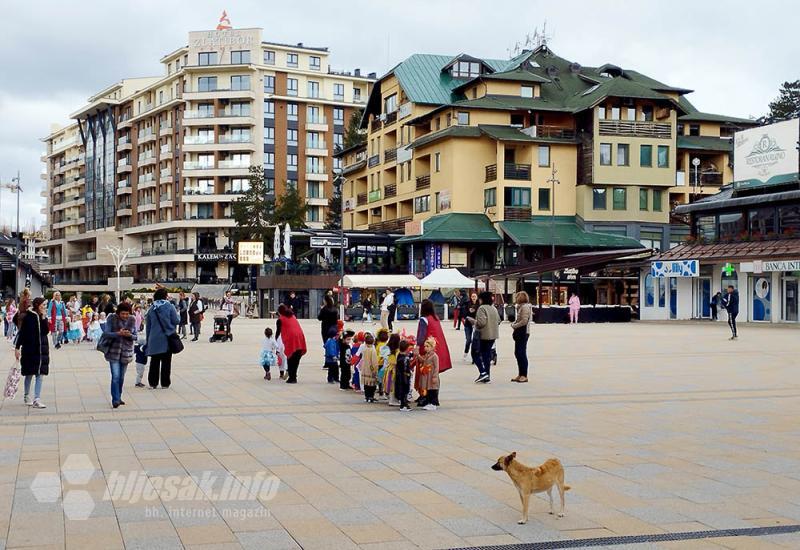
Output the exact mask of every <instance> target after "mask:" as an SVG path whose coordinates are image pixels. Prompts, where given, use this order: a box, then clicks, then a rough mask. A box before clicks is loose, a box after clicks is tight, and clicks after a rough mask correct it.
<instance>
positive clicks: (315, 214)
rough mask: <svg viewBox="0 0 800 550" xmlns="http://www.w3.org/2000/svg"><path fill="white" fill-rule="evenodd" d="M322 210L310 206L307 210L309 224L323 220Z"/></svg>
mask: <svg viewBox="0 0 800 550" xmlns="http://www.w3.org/2000/svg"><path fill="white" fill-rule="evenodd" d="M319 212H320V208H319V207H317V206H309V207H308V208H307V209H306V221H307V222H318V221H320V220H321V216H320V214H319Z"/></svg>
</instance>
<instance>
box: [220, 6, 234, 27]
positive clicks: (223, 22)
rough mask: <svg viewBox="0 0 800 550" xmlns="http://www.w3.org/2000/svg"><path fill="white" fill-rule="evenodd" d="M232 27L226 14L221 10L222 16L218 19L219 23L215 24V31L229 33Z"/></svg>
mask: <svg viewBox="0 0 800 550" xmlns="http://www.w3.org/2000/svg"><path fill="white" fill-rule="evenodd" d="M232 28H233V27H232V26H231V20H230V19H228V12H227V11H225V10H222V15H221V16H220V18H219V23H217V30H218V31H229V30H231V29H232Z"/></svg>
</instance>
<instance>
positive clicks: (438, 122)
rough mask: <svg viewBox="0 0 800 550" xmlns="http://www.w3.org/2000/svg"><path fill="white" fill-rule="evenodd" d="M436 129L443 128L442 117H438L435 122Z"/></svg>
mask: <svg viewBox="0 0 800 550" xmlns="http://www.w3.org/2000/svg"><path fill="white" fill-rule="evenodd" d="M434 129H435V130H441V129H442V117H436V122H435V123H434Z"/></svg>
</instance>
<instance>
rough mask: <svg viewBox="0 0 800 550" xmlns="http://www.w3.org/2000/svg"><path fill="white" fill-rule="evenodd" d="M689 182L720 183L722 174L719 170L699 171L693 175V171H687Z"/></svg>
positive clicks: (692, 183)
mask: <svg viewBox="0 0 800 550" xmlns="http://www.w3.org/2000/svg"><path fill="white" fill-rule="evenodd" d="M689 183H690V184H691V185H694V184H697V185H722V174H721V173H720V172H700V173H699V174H697V176H696V177H695V173H694V172H689Z"/></svg>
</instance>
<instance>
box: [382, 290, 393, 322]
mask: <svg viewBox="0 0 800 550" xmlns="http://www.w3.org/2000/svg"><path fill="white" fill-rule="evenodd" d="M393 304H394V293H393V292H392V289H391V288H387V289H386V291H385V292H384V293H383V301H382V302H381V327H382V328H385V329H387V330H388V329H389V307H390V306H391V305H393Z"/></svg>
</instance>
